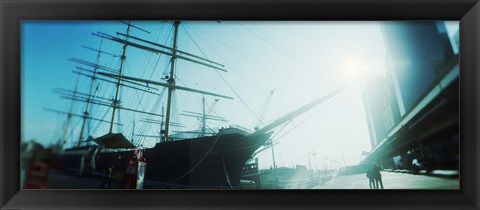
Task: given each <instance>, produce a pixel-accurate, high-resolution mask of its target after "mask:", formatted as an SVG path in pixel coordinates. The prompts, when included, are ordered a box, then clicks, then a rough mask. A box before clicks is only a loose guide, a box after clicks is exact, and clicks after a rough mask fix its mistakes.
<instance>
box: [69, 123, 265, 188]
mask: <svg viewBox="0 0 480 210" xmlns="http://www.w3.org/2000/svg"><path fill="white" fill-rule="evenodd" d="M269 138H270V134H269V133H264V134H249V133H247V132H245V131H242V130H240V129H236V128H229V129H224V130H223V131H221V132H220V133H219V134H216V135H213V136H205V137H199V138H192V139H184V140H177V141H170V142H162V143H157V144H156V145H155V147H153V148H149V149H145V150H143V156H144V157H145V162H146V163H147V167H146V172H145V180H147V182H148V181H149V180H151V181H160V182H164V183H175V184H185V185H199V186H219V187H237V186H238V185H239V183H240V177H241V174H242V170H243V166H244V165H245V162H246V161H247V160H248V159H249V158H251V156H252V154H253V153H254V152H255V151H256V150H257V149H258V148H259V147H260V146H262V145H264V144H265V142H266V141H267V140H268V139H269ZM91 150H92V149H90V151H91ZM71 151H72V150H70V153H71V154H70V155H68V154H69V151H68V150H66V152H65V153H64V155H62V157H60V158H62V159H63V161H60V162H61V165H70V166H71V164H73V165H77V166H78V165H79V162H80V157H79V156H80V155H79V153H78V152H76V153H72V152H71ZM85 154H89V153H88V152H85ZM90 154H94V152H90ZM132 154H133V151H122V152H118V151H117V152H113V151H112V152H109V151H103V152H100V153H98V154H97V156H98V157H93V158H95V159H96V161H95V165H96V167H95V168H96V169H95V170H96V171H97V172H100V171H104V170H105V169H106V168H108V167H109V166H110V165H112V164H116V171H120V172H124V171H125V168H126V160H127V158H128V157H130V156H131V155H132ZM118 156H121V159H120V160H119V159H118ZM90 161H91V160H90V159H88V158H87V159H86V162H90ZM75 162H77V163H76V164H75Z"/></svg>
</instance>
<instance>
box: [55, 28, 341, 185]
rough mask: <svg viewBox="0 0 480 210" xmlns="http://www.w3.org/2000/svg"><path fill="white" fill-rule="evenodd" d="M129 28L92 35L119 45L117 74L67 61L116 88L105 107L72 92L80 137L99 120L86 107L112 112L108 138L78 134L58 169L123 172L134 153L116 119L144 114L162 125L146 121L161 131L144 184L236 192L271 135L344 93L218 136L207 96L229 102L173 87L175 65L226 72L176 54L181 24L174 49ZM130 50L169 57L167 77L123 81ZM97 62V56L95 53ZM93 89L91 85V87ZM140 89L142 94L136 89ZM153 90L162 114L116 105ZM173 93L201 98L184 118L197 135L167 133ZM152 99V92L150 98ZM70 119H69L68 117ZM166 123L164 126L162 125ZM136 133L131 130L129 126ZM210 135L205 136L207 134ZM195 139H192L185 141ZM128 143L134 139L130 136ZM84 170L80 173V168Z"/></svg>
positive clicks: (148, 157) (147, 154)
mask: <svg viewBox="0 0 480 210" xmlns="http://www.w3.org/2000/svg"><path fill="white" fill-rule="evenodd" d="M121 22H122V23H124V24H126V25H127V32H126V33H119V32H117V36H114V35H109V34H106V33H101V32H98V33H94V34H93V35H95V36H98V37H100V38H102V40H110V41H113V42H116V43H119V44H121V45H122V54H121V55H120V56H119V58H120V67H119V69H111V68H108V67H105V66H101V65H99V64H98V63H90V62H87V61H83V60H80V59H71V60H72V61H74V62H77V63H80V64H82V65H86V66H89V67H91V68H93V70H88V71H87V70H85V69H80V70H83V71H81V72H77V73H79V74H83V75H84V76H88V77H90V78H92V79H102V80H104V81H105V82H110V83H113V84H114V85H115V87H116V89H115V97H114V99H113V100H111V103H108V102H107V100H102V99H101V98H96V97H94V96H93V95H92V92H94V89H95V88H94V86H93V85H91V86H90V93H88V94H84V95H81V94H80V95H79V93H77V91H73V92H72V93H71V94H70V95H69V97H67V98H68V99H71V100H73V101H77V102H78V101H80V102H84V103H87V107H86V109H85V112H84V114H83V115H81V116H80V117H82V118H83V124H82V126H81V131H80V132H83V129H84V124H85V121H88V120H102V119H97V118H93V117H92V116H90V115H91V114H90V113H89V111H88V110H89V107H88V106H89V105H97V106H106V107H110V108H112V109H113V111H112V116H111V120H110V121H109V123H110V129H109V132H108V133H106V134H104V135H102V136H99V137H96V138H93V137H91V138H89V139H87V140H82V134H81V136H80V138H79V141H78V144H77V145H76V146H75V147H73V148H69V149H65V150H64V151H63V152H62V153H60V155H59V156H58V158H57V161H58V165H60V166H64V167H66V166H74V165H78V164H77V163H79V162H80V163H81V164H83V165H84V164H85V163H90V164H93V165H95V167H94V170H96V171H102V170H104V169H106V168H108V167H109V166H110V165H112V164H113V163H114V162H116V161H118V159H120V160H122V161H120V164H119V165H120V167H116V168H115V170H118V171H124V170H125V168H126V161H125V160H126V159H128V157H129V156H130V155H131V154H132V151H133V150H135V149H138V145H135V144H133V143H132V142H131V140H128V138H127V137H126V136H125V135H124V134H123V133H115V132H113V127H114V125H118V124H119V123H118V122H115V119H116V118H115V115H116V113H117V111H119V110H125V111H130V112H137V113H142V114H145V115H148V116H156V117H161V119H162V120H160V121H158V120H153V119H152V118H147V119H144V122H145V123H151V124H155V123H156V124H160V127H161V131H160V132H159V134H158V135H156V136H152V137H154V138H158V139H160V140H159V141H157V142H156V144H155V145H154V146H153V147H149V148H140V149H141V150H142V153H143V157H144V158H145V162H146V164H147V167H146V172H145V179H146V180H155V181H158V182H162V183H175V184H182V185H185V186H217V187H225V188H236V187H238V186H239V184H240V179H241V174H242V170H243V166H244V165H245V163H246V161H247V160H249V159H251V158H252V155H253V154H254V153H255V151H257V150H258V149H259V148H261V147H262V146H266V145H267V143H268V141H269V140H270V138H271V135H272V131H273V130H274V129H275V128H276V127H278V126H280V125H282V124H285V123H287V122H289V121H291V120H292V119H293V118H294V117H296V116H298V115H300V114H302V113H305V112H307V111H308V110H311V109H313V108H314V107H316V106H318V105H320V104H322V103H324V102H325V101H328V100H330V99H332V98H333V97H335V96H336V95H338V94H339V93H340V92H342V91H343V89H338V90H336V91H333V92H332V93H330V94H328V95H326V96H324V97H321V98H317V99H315V100H313V101H312V102H310V103H308V104H306V105H304V106H301V107H300V108H298V109H296V110H294V111H292V112H290V113H288V114H286V115H284V116H282V117H279V118H278V119H277V120H274V121H273V122H271V123H269V124H267V125H265V126H263V127H261V128H256V129H255V131H249V130H247V129H243V128H241V127H234V126H228V127H225V128H220V129H218V131H215V130H213V129H207V127H206V121H207V120H223V118H221V117H218V116H214V115H209V114H208V113H207V112H206V111H205V109H206V108H205V96H213V97H216V98H224V99H233V98H232V97H229V96H225V95H222V94H217V93H211V92H208V91H203V90H198V89H193V88H189V87H184V86H181V85H178V84H177V83H176V77H175V72H176V63H177V60H182V61H186V62H190V63H194V64H196V65H202V66H206V67H208V68H211V69H213V70H216V71H223V72H226V70H225V69H224V66H223V65H222V64H220V63H217V62H215V61H211V60H209V59H207V58H204V57H201V56H198V55H194V54H192V53H188V52H185V51H182V50H179V49H178V48H177V41H178V31H179V30H178V28H179V25H180V24H181V23H180V21H173V26H174V27H173V30H174V32H173V34H174V37H173V45H172V46H166V45H161V44H158V43H155V42H152V41H149V40H146V39H142V38H139V37H135V36H132V35H131V34H130V33H129V32H130V30H131V29H134V28H135V29H138V30H143V29H141V28H139V27H137V26H135V25H133V24H132V23H131V22H126V21H121ZM129 47H133V48H136V49H139V50H142V51H145V52H147V53H154V54H162V55H167V56H170V60H169V62H170V71H169V75H167V76H166V77H165V80H166V81H154V80H148V79H144V78H141V77H134V76H127V75H125V74H124V73H123V72H124V64H125V61H126V58H127V56H126V55H127V48H129ZM96 51H97V53H98V55H99V56H100V54H101V53H104V52H102V51H101V50H96ZM92 84H93V83H92ZM139 87H144V89H142V88H139ZM153 87H163V88H165V89H166V90H167V101H166V112H165V113H163V109H162V113H150V112H146V111H143V110H136V109H132V108H128V107H124V106H121V105H120V101H119V94H120V90H121V88H132V89H137V90H139V91H144V92H150V91H151V89H150V88H153ZM175 91H188V92H192V93H195V94H201V95H202V96H203V97H202V99H203V103H202V104H203V109H202V110H203V111H202V113H196V112H186V113H184V115H186V116H190V117H195V118H197V119H200V120H201V122H202V123H201V124H202V126H201V129H199V130H198V131H189V132H177V133H172V132H171V131H170V128H171V127H172V126H175V122H172V120H171V115H172V114H171V112H172V108H173V106H174V104H172V97H173V93H174V92H175ZM151 93H152V94H155V92H151ZM68 116H69V117H71V116H72V114H71V113H70V114H69V115H68ZM164 118H165V120H163V119H164ZM133 127H134V128H133V132H135V126H133ZM207 130H208V131H207ZM192 133H194V134H195V135H188V134H192ZM132 138H134V135H133V134H132ZM82 142H90V143H92V142H94V143H95V144H87V145H83V146H82V145H81V143H82ZM82 168H83V167H82Z"/></svg>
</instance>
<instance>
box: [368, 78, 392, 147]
mask: <svg viewBox="0 0 480 210" xmlns="http://www.w3.org/2000/svg"><path fill="white" fill-rule="evenodd" d="M385 80H386V79H385V78H384V77H374V78H372V79H370V80H369V81H368V82H367V85H366V87H365V90H364V92H363V103H364V107H365V114H366V119H367V125H368V131H369V134H370V143H371V145H372V148H374V147H375V146H376V145H377V144H378V143H380V142H381V141H382V140H383V139H384V138H385V136H386V133H387V129H386V127H385V123H384V122H385V116H384V114H383V107H384V103H385V100H386V99H385V97H386V94H385V89H386V81H385Z"/></svg>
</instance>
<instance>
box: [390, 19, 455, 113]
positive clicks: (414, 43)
mask: <svg viewBox="0 0 480 210" xmlns="http://www.w3.org/2000/svg"><path fill="white" fill-rule="evenodd" d="M382 29H383V31H382V32H383V37H384V42H385V46H386V52H387V76H388V77H390V78H391V79H392V82H393V88H394V91H395V95H396V97H397V101H398V106H399V110H400V115H402V116H403V115H404V114H405V113H407V112H408V111H409V110H411V109H412V107H413V105H414V104H415V103H417V102H418V101H419V100H420V99H421V97H422V96H423V95H424V94H425V91H426V90H428V89H429V88H430V87H431V86H432V85H434V82H435V81H436V80H438V79H439V78H440V77H441V76H442V75H444V74H445V73H446V72H445V69H444V68H443V67H444V66H445V65H446V61H448V60H449V58H451V57H452V56H454V53H453V50H452V47H451V44H450V41H449V40H450V39H449V37H448V34H447V30H446V28H445V24H443V22H442V21H437V22H435V21H392V22H387V23H385V24H384V25H383V27H382Z"/></svg>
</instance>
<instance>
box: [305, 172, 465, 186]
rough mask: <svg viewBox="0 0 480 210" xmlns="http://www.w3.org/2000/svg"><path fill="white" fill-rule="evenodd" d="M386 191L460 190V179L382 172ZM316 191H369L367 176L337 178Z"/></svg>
mask: <svg viewBox="0 0 480 210" xmlns="http://www.w3.org/2000/svg"><path fill="white" fill-rule="evenodd" d="M382 179H383V187H384V188H385V189H460V183H459V179H458V178H444V177H434V176H426V175H412V174H407V173H394V172H382ZM314 189H369V186H368V179H367V177H366V176H365V174H357V175H350V176H339V177H336V178H334V179H332V180H330V181H328V182H326V183H325V184H323V185H317V186H316V187H314Z"/></svg>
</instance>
